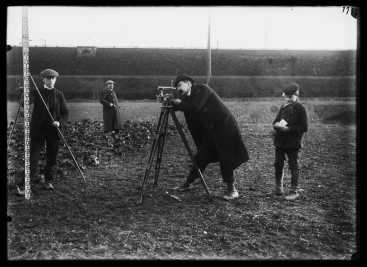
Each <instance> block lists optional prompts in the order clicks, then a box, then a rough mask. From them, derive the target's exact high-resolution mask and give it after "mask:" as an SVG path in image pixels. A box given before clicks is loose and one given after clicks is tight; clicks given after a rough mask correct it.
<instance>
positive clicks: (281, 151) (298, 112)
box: [267, 83, 308, 200]
mask: <svg viewBox="0 0 367 267" xmlns="http://www.w3.org/2000/svg"><path fill="white" fill-rule="evenodd" d="M282 96H283V97H284V98H285V101H286V103H285V104H284V105H282V106H281V107H280V109H279V111H278V114H277V116H276V118H275V120H274V121H273V128H274V130H275V136H274V146H275V162H274V167H275V189H274V190H273V191H272V192H271V193H269V194H267V195H268V196H274V195H276V196H284V190H283V167H284V161H285V155H287V157H288V164H289V169H290V171H291V190H290V193H289V195H287V196H285V199H286V200H295V199H297V198H298V192H297V191H298V181H299V164H298V159H299V151H300V149H301V148H302V137H303V134H304V133H305V132H307V131H308V117H307V112H306V109H305V107H304V106H303V105H302V104H301V103H300V101H299V85H298V84H296V83H290V84H287V85H286V86H285V87H284V89H283V94H282Z"/></svg>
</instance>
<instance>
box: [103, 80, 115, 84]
mask: <svg viewBox="0 0 367 267" xmlns="http://www.w3.org/2000/svg"><path fill="white" fill-rule="evenodd" d="M105 84H114V82H113V81H112V80H108V81H107V82H105Z"/></svg>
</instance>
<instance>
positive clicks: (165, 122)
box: [154, 110, 168, 186]
mask: <svg viewBox="0 0 367 267" xmlns="http://www.w3.org/2000/svg"><path fill="white" fill-rule="evenodd" d="M163 125H164V129H163V131H162V133H161V138H159V139H158V152H157V162H156V166H155V176H154V186H156V185H157V184H158V176H159V171H160V169H161V162H162V154H163V147H164V140H165V138H166V134H167V126H168V110H166V111H165V113H164V117H163Z"/></svg>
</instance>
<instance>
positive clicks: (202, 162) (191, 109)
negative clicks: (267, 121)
mask: <svg viewBox="0 0 367 267" xmlns="http://www.w3.org/2000/svg"><path fill="white" fill-rule="evenodd" d="M174 86H175V87H177V89H178V91H179V93H180V95H181V96H183V97H181V98H182V100H181V99H174V100H173V104H174V105H175V110H179V111H183V112H184V116H185V119H186V123H187V126H188V128H189V130H190V133H191V135H192V138H193V140H194V142H195V145H196V147H197V152H196V154H195V156H194V157H195V160H196V162H197V164H198V166H199V169H200V171H201V172H203V171H204V170H205V168H206V167H207V165H208V164H209V163H213V162H219V166H220V170H221V174H222V177H223V181H224V182H225V183H226V184H227V190H226V193H225V195H224V199H226V200H231V199H234V198H238V196H239V195H238V192H237V190H236V188H235V186H234V182H235V178H234V175H233V170H235V169H236V168H237V167H239V166H240V165H241V164H242V163H244V162H246V161H247V160H248V159H249V156H248V153H247V150H246V147H245V144H244V143H243V140H242V136H241V133H240V130H239V128H238V125H237V122H236V120H235V119H234V117H233V115H232V114H231V112H230V111H229V110H228V108H227V107H226V106H225V104H224V103H223V101H222V100H221V99H220V98H219V96H218V95H217V94H216V93H215V91H214V90H213V89H211V88H210V87H209V86H207V85H205V84H196V83H195V82H194V79H193V78H191V77H189V76H187V75H185V74H183V75H179V76H177V77H176V80H175V83H174ZM196 178H198V173H197V172H196V170H195V169H194V168H193V167H192V169H191V171H190V173H189V175H188V177H187V178H186V181H185V182H184V183H183V184H182V185H181V186H180V187H178V188H176V189H177V190H180V191H186V190H188V189H189V188H190V185H191V184H192V183H193V182H194V180H195V179H196Z"/></svg>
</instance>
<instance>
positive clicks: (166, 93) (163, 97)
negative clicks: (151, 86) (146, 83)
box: [156, 83, 178, 107]
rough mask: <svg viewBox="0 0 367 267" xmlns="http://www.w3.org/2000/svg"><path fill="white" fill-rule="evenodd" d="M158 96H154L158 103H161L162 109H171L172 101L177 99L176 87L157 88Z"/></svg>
mask: <svg viewBox="0 0 367 267" xmlns="http://www.w3.org/2000/svg"><path fill="white" fill-rule="evenodd" d="M157 90H158V92H159V94H158V95H156V97H157V101H158V103H162V107H173V106H172V99H176V98H178V91H177V87H174V86H172V83H171V86H158V89H157Z"/></svg>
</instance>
